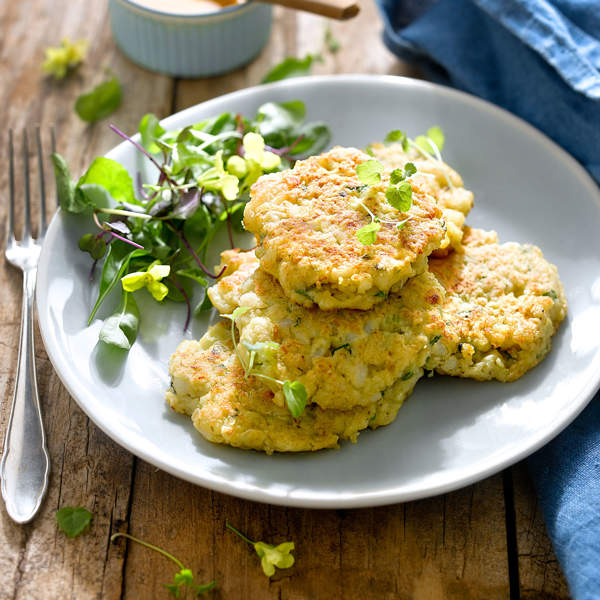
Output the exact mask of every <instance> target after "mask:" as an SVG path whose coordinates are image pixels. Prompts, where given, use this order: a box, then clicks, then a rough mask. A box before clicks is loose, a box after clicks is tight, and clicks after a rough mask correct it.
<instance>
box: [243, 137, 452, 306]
mask: <svg viewBox="0 0 600 600" xmlns="http://www.w3.org/2000/svg"><path fill="white" fill-rule="evenodd" d="M369 159H370V157H369V156H368V155H366V154H365V153H363V152H361V151H359V150H356V149H354V148H340V147H337V148H334V149H333V150H331V151H329V152H327V153H325V154H321V155H320V156H313V157H311V158H308V159H306V160H303V161H298V162H297V163H296V165H295V166H294V168H293V169H290V170H287V171H283V172H281V173H273V174H270V175H264V176H263V177H261V178H260V179H259V180H258V181H257V182H256V183H255V184H254V186H253V187H252V191H251V200H250V202H249V203H248V204H247V205H246V209H245V211H244V225H245V227H246V229H248V231H250V232H252V233H254V234H255V235H256V237H257V239H258V242H259V246H258V248H257V250H256V254H257V256H258V257H259V259H260V262H261V267H262V268H263V269H264V270H265V271H266V272H267V273H269V274H271V275H272V276H273V277H275V278H276V279H277V280H278V281H279V283H280V284H281V287H282V288H283V291H284V293H285V295H286V296H287V297H288V298H289V299H291V300H292V301H294V302H296V303H298V304H302V305H303V306H306V307H310V306H313V305H314V304H316V305H318V306H319V308H321V309H324V310H332V309H338V308H355V309H363V310H367V309H369V308H371V307H372V306H374V305H375V304H377V303H378V302H381V301H382V300H383V298H384V297H385V296H386V295H387V294H388V293H390V292H397V291H398V290H399V289H400V288H401V287H402V286H403V285H404V283H405V282H406V280H407V279H409V278H410V277H414V276H415V275H418V274H419V273H422V272H423V271H424V270H425V269H426V267H427V257H428V256H429V254H431V252H432V251H433V250H435V249H436V248H439V247H440V244H441V242H442V239H443V238H444V234H445V224H444V223H443V221H442V219H441V211H440V209H439V207H438V205H437V202H436V200H435V199H434V198H432V197H431V195H429V194H428V193H426V191H425V190H424V189H423V187H422V184H420V183H418V182H415V183H413V184H412V186H413V205H412V207H411V208H410V210H409V211H408V213H401V212H400V211H398V210H396V209H395V208H393V207H392V206H391V205H390V204H389V203H388V202H387V200H386V198H385V191H386V189H387V187H388V184H389V176H388V175H384V176H383V178H382V181H381V183H379V184H377V185H373V186H364V185H362V184H361V182H360V181H359V179H358V177H357V175H356V168H357V166H358V165H359V164H361V163H362V162H364V161H366V160H369ZM361 204H362V205H365V206H366V207H367V208H368V209H369V210H370V211H371V212H372V213H374V214H375V215H377V217H378V218H379V219H381V229H380V230H379V231H378V232H377V238H376V241H375V243H373V244H371V245H363V244H361V242H360V241H359V240H358V238H357V237H356V232H357V231H358V230H359V229H361V228H362V227H363V226H365V225H367V224H369V223H370V222H371V217H370V216H369V214H368V213H367V211H366V210H365V208H364V207H363V206H362V205H361ZM409 216H410V217H411V219H410V220H409V221H408V222H407V223H406V224H405V226H404V227H403V228H402V229H400V230H399V229H398V228H397V226H396V224H395V223H397V222H398V221H401V220H404V219H406V218H407V217H409ZM386 220H387V221H393V223H386V222H385V221H386Z"/></svg>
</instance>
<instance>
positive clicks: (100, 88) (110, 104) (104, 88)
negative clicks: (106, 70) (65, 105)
mask: <svg viewBox="0 0 600 600" xmlns="http://www.w3.org/2000/svg"><path fill="white" fill-rule="evenodd" d="M122 97H123V91H122V89H121V83H120V81H119V80H118V79H117V76H116V75H113V76H112V77H111V78H110V79H108V80H107V81H104V82H103V83H101V84H99V85H97V86H96V87H95V88H94V89H93V90H92V91H91V92H88V93H87V94H81V96H78V98H77V100H75V112H76V113H77V114H78V115H79V117H80V118H81V119H82V120H84V121H89V122H94V121H99V120H100V119H104V118H106V117H108V115H110V114H111V113H113V112H114V111H115V110H117V108H119V106H120V105H121V99H122Z"/></svg>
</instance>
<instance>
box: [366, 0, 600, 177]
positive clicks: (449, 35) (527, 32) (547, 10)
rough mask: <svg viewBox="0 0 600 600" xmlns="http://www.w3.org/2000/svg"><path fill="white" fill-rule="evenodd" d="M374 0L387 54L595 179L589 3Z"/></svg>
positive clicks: (596, 99)
mask: <svg viewBox="0 0 600 600" xmlns="http://www.w3.org/2000/svg"><path fill="white" fill-rule="evenodd" d="M378 3H379V6H380V9H381V13H382V16H383V20H384V23H385V30H384V41H385V42H386V44H387V46H388V47H389V48H390V50H392V52H395V53H396V54H397V55H398V56H400V57H401V58H403V59H404V60H407V61H411V62H416V63H418V64H419V65H420V66H421V68H422V69H423V71H424V72H425V73H426V74H427V75H428V76H429V77H430V78H432V79H433V80H435V81H438V82H440V83H445V84H449V85H453V86H455V87H457V88H460V89H462V90H465V91H467V92H470V93H472V94H475V95H477V96H481V97H482V98H485V99H486V100H489V101H490V102H494V103H495V104H498V105H500V106H502V107H504V108H506V109H507V110H510V111H511V112H513V113H515V114H517V115H519V116H520V117H522V118H523V119H525V120H527V121H529V122H530V123H532V124H533V125H535V126H536V127H537V128H538V129H541V130H542V131H543V132H544V133H546V134H547V135H548V136H549V137H551V138H552V139H553V140H554V141H556V142H557V143H558V144H560V145H561V146H563V147H564V148H565V149H566V150H567V151H568V152H569V153H570V154H572V155H573V156H574V157H575V158H577V160H579V162H581V163H582V164H583V165H584V167H585V168H586V169H587V170H588V171H589V172H590V173H591V174H592V176H593V177H594V178H595V179H596V180H597V181H598V182H600V151H599V145H600V6H599V4H598V2H597V1H596V0H554V1H550V0H378Z"/></svg>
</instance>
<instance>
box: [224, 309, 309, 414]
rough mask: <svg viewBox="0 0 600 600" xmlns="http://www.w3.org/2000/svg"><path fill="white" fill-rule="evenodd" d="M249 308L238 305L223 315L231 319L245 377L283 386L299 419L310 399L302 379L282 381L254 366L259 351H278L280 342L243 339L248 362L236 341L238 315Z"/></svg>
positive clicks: (288, 400) (286, 400) (233, 341)
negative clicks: (250, 341)
mask: <svg viewBox="0 0 600 600" xmlns="http://www.w3.org/2000/svg"><path fill="white" fill-rule="evenodd" d="M249 310H250V307H249V306H238V307H237V308H236V309H235V310H234V311H233V312H232V313H231V314H230V315H222V316H223V317H224V318H225V319H229V320H230V321H231V342H232V343H233V348H234V351H235V353H236V355H237V357H238V360H239V361H240V364H241V365H242V368H243V369H244V377H245V378H246V379H247V378H248V377H249V376H250V375H252V376H254V377H258V378H259V379H264V380H266V381H270V382H272V383H275V384H277V385H280V386H281V388H282V392H283V397H284V398H285V403H286V406H287V407H288V410H289V411H290V413H291V414H292V416H293V417H294V418H295V419H297V418H298V417H299V416H300V415H301V414H302V413H303V412H304V409H305V408H306V402H307V399H308V396H307V393H306V388H305V387H304V385H303V384H302V383H301V382H300V381H290V380H289V379H286V380H285V381H281V380H280V379H275V377H270V376H269V375H265V374H263V373H259V372H257V371H256V370H255V369H254V368H253V367H254V360H255V357H256V353H257V352H260V351H264V350H266V351H267V352H276V351H277V350H278V349H279V344H277V343H276V342H258V343H256V344H250V343H248V342H247V341H243V342H242V344H243V345H244V346H245V347H246V349H247V350H248V352H249V353H250V358H249V359H248V362H246V361H245V360H244V358H243V357H242V354H241V353H240V351H239V344H238V342H237V341H236V335H235V322H236V320H237V319H238V317H241V316H242V315H244V314H246V313H247V312H248V311H249Z"/></svg>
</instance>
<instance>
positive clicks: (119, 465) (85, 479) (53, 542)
mask: <svg viewBox="0 0 600 600" xmlns="http://www.w3.org/2000/svg"><path fill="white" fill-rule="evenodd" d="M107 19H108V17H107V10H106V3H87V2H86V3H72V2H68V1H66V0H61V1H60V2H59V1H58V0H31V1H29V2H24V3H19V2H16V3H15V2H5V3H0V24H1V25H0V57H1V58H0V77H2V81H3V85H2V88H1V89H0V101H1V105H2V106H3V107H5V112H4V124H5V126H9V127H12V128H13V129H14V130H15V131H20V130H21V129H22V128H23V127H24V126H32V125H33V124H36V123H41V124H42V125H43V127H46V126H49V125H50V124H55V125H56V131H57V145H58V149H59V151H60V152H62V153H63V154H64V155H65V156H66V157H67V159H68V161H69V164H70V165H71V168H72V170H73V172H74V174H77V173H78V172H80V171H81V170H82V169H83V168H85V167H86V166H87V165H88V164H89V162H90V161H91V159H92V158H93V156H95V155H97V154H101V153H103V152H105V151H106V150H108V149H109V148H110V147H111V146H113V145H114V144H115V143H116V142H117V141H118V140H117V139H116V137H115V136H114V134H112V132H110V131H109V130H108V128H107V123H106V122H103V123H99V124H96V125H87V124H85V123H83V122H81V121H80V120H79V119H78V117H77V116H76V115H75V113H74V112H73V109H72V107H73V103H74V100H75V97H76V96H77V95H78V94H80V93H82V92H83V91H87V90H88V89H90V88H91V87H92V86H93V85H95V84H96V83H97V82H98V81H100V80H101V79H102V78H104V77H105V75H104V67H110V68H111V69H113V70H114V72H116V73H117V74H118V75H119V76H120V78H121V80H122V81H123V84H124V102H123V105H122V107H121V108H120V109H119V110H118V111H117V112H116V113H115V114H114V115H113V117H112V119H113V121H114V122H115V123H117V124H118V125H119V126H120V127H122V128H123V129H125V130H126V131H132V130H134V129H135V127H136V124H137V120H138V119H139V117H140V115H141V114H142V113H143V112H144V111H146V110H153V111H155V112H157V113H159V114H163V115H164V114H167V113H168V112H169V111H170V103H171V95H172V94H171V90H172V82H171V81H170V80H169V79H168V78H166V77H160V76H153V75H149V74H148V73H147V72H145V71H143V70H142V69H138V68H137V67H135V66H133V65H132V64H131V63H129V62H128V61H127V60H126V59H124V58H122V57H121V55H120V54H119V53H118V51H117V50H116V49H115V47H114V45H113V42H112V40H111V37H110V28H109V25H108V20H107ZM64 35H68V36H70V37H71V38H72V39H77V38H80V37H85V38H87V39H89V40H90V43H91V44H90V50H89V55H88V60H87V62H86V64H85V65H84V66H82V67H81V68H80V69H79V70H78V71H77V72H76V73H74V74H73V75H72V76H71V77H69V78H68V79H67V80H65V81H64V82H59V83H56V82H53V81H50V80H49V79H47V78H45V77H43V75H42V73H41V71H40V65H41V62H42V60H43V49H44V47H46V46H48V45H57V44H58V43H59V41H60V39H61V37H63V36H64ZM134 90H135V95H134ZM30 131H31V130H30ZM45 139H46V142H47V143H49V138H48V137H46V138H45ZM19 142H20V139H19ZM32 158H33V153H32ZM0 161H1V163H2V164H3V165H5V164H6V162H7V155H6V137H4V136H3V138H2V142H1V143H0ZM34 164H35V163H34ZM47 178H48V181H50V182H51V174H50V171H49V169H48V171H47ZM36 184H37V181H35V180H32V186H33V188H32V189H34V190H35V189H36ZM52 189H53V187H52V185H51V186H50V190H51V191H52ZM6 193H7V174H6V170H5V169H4V170H2V171H0V194H1V198H2V201H1V202H0V221H1V222H4V219H5V214H6V213H5V209H6V206H7V202H8V199H7V197H6V195H5V194H6ZM20 297H21V276H20V274H19V273H18V271H16V270H15V269H13V268H12V267H10V266H7V265H6V264H5V263H4V261H3V263H2V267H1V268H0V339H1V340H2V342H1V344H2V352H1V353H0V393H1V394H2V398H5V399H6V401H5V402H3V403H2V406H0V435H1V436H2V439H3V436H4V431H5V428H6V423H7V420H8V415H9V408H10V406H9V405H10V403H9V401H8V399H10V397H11V395H12V390H13V385H14V369H15V365H16V358H17V344H18V331H19V330H18V327H19V311H20ZM36 347H37V352H36V355H37V367H38V381H39V387H40V394H41V400H42V405H43V406H42V408H43V411H44V421H45V426H46V432H47V434H48V444H49V450H50V455H51V460H52V474H51V480H50V490H49V493H48V497H47V499H46V501H45V503H44V506H43V509H42V512H41V514H40V515H39V516H38V517H37V518H36V519H35V521H34V522H33V523H32V524H30V525H28V526H25V527H21V526H17V525H15V524H13V523H12V521H10V519H9V518H8V516H7V515H6V512H5V510H4V506H3V505H2V508H1V509H0V548H1V550H2V551H1V552H0V598H1V599H3V600H4V599H8V598H23V599H26V600H31V599H37V598H44V599H48V598H51V599H52V598H57V599H58V598H61V599H62V598H67V597H72V598H77V599H78V600H79V599H82V600H86V599H88V598H100V597H101V598H118V597H119V595H120V592H121V578H122V565H123V555H122V553H121V552H120V551H119V549H118V548H109V546H108V536H109V533H110V531H111V529H112V527H113V526H115V525H119V524H120V522H121V521H123V520H124V519H126V517H127V510H128V506H129V498H130V489H131V486H130V481H131V476H132V464H133V458H132V456H131V455H130V454H129V453H128V452H126V451H125V450H123V449H121V448H120V447H118V446H117V445H116V444H114V443H113V442H112V441H111V440H109V439H108V438H107V437H106V436H105V435H104V434H103V433H102V432H100V431H99V430H98V429H97V428H96V427H95V426H94V425H93V424H91V423H90V422H89V420H88V419H87V417H85V415H84V414H83V413H82V412H81V410H80V409H79V408H78V407H77V406H76V404H75V403H74V402H73V401H72V400H71V399H70V397H69V395H68V393H67V392H66V390H65V389H64V388H63V386H62V385H61V383H60V382H59V380H58V378H57V376H56V375H55V374H54V372H53V370H52V367H51V365H50V363H49V361H48V358H47V356H46V353H45V352H44V350H43V346H42V342H41V339H40V337H39V335H38V336H37V337H36ZM63 505H83V506H86V507H87V508H88V509H90V510H91V511H92V512H93V513H94V522H93V526H92V529H91V531H90V533H89V534H88V535H86V536H83V537H81V538H79V539H76V540H67V539H66V538H65V536H64V535H63V534H62V533H59V532H57V529H56V524H55V519H54V512H55V511H56V509H57V508H58V507H60V506H63Z"/></svg>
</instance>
